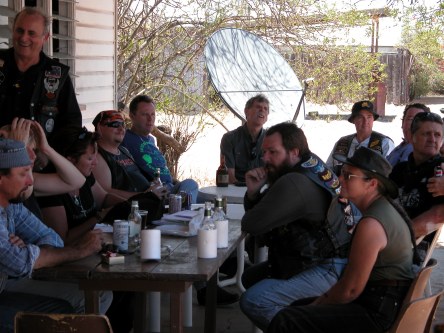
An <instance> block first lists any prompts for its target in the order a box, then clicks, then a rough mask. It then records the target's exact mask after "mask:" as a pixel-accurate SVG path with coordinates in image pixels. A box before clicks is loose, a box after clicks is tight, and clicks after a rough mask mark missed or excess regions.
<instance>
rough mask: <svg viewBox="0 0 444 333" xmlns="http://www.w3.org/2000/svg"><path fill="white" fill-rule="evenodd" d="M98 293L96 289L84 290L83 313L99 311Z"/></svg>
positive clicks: (97, 312)
mask: <svg viewBox="0 0 444 333" xmlns="http://www.w3.org/2000/svg"><path fill="white" fill-rule="evenodd" d="M99 293H100V291H98V290H85V313H95V314H99V313H100V311H99Z"/></svg>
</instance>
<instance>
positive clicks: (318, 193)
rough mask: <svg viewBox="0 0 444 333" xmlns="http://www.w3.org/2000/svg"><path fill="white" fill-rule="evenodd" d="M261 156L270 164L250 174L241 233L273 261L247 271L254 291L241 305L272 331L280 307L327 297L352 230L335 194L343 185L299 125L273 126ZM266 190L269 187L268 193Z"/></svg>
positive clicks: (249, 291) (248, 284) (245, 278)
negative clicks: (263, 248)
mask: <svg viewBox="0 0 444 333" xmlns="http://www.w3.org/2000/svg"><path fill="white" fill-rule="evenodd" d="M262 152H263V160H264V162H265V167H260V168H256V169H253V170H250V171H248V172H247V173H246V177H245V178H246V183H247V192H246V194H245V198H244V206H245V210H246V213H245V215H244V217H243V219H242V230H243V231H245V232H248V233H249V234H250V235H252V236H255V237H256V238H259V237H260V238H261V239H262V241H263V244H264V245H267V246H268V247H269V251H268V260H267V261H265V262H263V263H260V264H257V265H254V266H252V267H251V268H249V269H247V270H246V271H245V272H244V275H243V276H242V282H243V284H244V286H245V287H246V288H247V291H246V292H245V293H244V294H243V295H242V297H241V300H240V307H241V309H242V311H243V312H244V313H245V314H246V315H247V316H248V317H249V318H250V319H251V320H252V321H253V323H254V324H255V325H256V326H258V327H259V328H260V329H262V330H263V331H266V329H267V327H268V324H269V323H270V321H271V319H272V318H273V317H274V315H275V314H276V313H277V312H278V311H279V310H281V309H282V308H284V307H285V306H288V305H290V304H291V303H293V302H294V301H296V300H299V299H303V298H307V297H312V296H318V295H321V294H322V293H324V292H325V291H327V290H328V289H329V288H330V287H331V286H332V285H334V284H335V283H336V282H337V280H338V278H339V277H340V275H341V273H342V271H343V269H344V267H345V264H346V256H347V249H348V243H349V240H350V233H349V230H348V228H347V225H346V223H345V222H346V219H345V216H344V214H343V211H342V210H341V207H342V206H341V205H340V203H339V201H338V198H337V197H336V190H337V189H338V187H339V181H338V179H337V177H336V176H335V175H334V173H333V172H332V171H331V170H330V169H328V168H327V166H326V165H325V163H324V162H323V161H322V160H321V159H320V158H319V157H317V156H316V155H315V154H313V153H312V152H310V150H309V147H308V143H307V139H306V137H305V135H304V132H303V131H302V130H301V129H300V128H298V127H297V126H296V125H295V124H293V123H281V124H277V125H274V126H272V127H271V128H269V129H268V130H267V132H266V134H265V138H264V141H263V144H262ZM264 185H268V188H267V189H266V190H265V191H262V188H263V187H264ZM332 199H333V200H332ZM330 203H331V205H330ZM327 211H328V218H326V217H327Z"/></svg>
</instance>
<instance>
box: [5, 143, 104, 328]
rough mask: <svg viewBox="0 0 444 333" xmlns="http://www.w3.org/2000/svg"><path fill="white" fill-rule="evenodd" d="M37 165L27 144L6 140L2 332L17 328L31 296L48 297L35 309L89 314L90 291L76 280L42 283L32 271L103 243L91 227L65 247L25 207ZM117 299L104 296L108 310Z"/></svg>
mask: <svg viewBox="0 0 444 333" xmlns="http://www.w3.org/2000/svg"><path fill="white" fill-rule="evenodd" d="M31 166H32V162H31V160H30V158H29V156H28V153H27V151H26V148H25V145H24V143H23V142H20V141H15V140H10V139H1V140H0V291H2V292H1V293H0V331H1V332H5V331H6V332H10V331H11V332H12V330H11V328H12V327H13V318H14V317H13V315H14V313H13V311H14V310H15V311H19V310H29V303H28V300H29V298H31V299H32V297H33V296H34V295H37V296H36V298H40V297H41V298H44V299H46V300H47V303H46V305H43V303H42V307H39V306H38V304H35V305H36V307H35V308H32V310H34V311H37V310H39V309H40V310H42V311H44V310H49V311H50V310H52V311H57V310H59V311H61V312H66V311H67V309H72V310H73V311H74V312H83V311H84V295H83V293H82V292H81V291H80V290H79V289H78V287H77V286H76V285H75V284H69V283H56V282H47V281H36V280H32V279H31V275H32V272H33V270H34V269H38V268H43V267H50V266H55V265H58V264H62V263H65V262H69V261H74V260H78V259H80V258H83V257H87V256H89V255H91V254H93V253H97V252H98V251H99V250H100V249H101V244H102V240H101V235H100V233H98V232H94V231H91V232H90V233H89V234H87V235H86V237H85V238H84V239H83V240H82V241H81V242H79V243H77V244H76V245H73V246H66V247H63V241H62V239H61V238H60V237H59V235H58V234H57V233H56V232H55V231H54V230H52V229H50V228H48V227H47V226H46V225H45V224H43V223H42V222H41V221H40V220H39V219H38V218H37V217H35V216H34V215H33V214H32V213H30V212H29V210H28V209H27V208H25V207H24V206H23V204H22V201H23V200H24V199H25V192H26V190H27V189H28V187H29V186H31V185H32V184H33V178H32V173H31ZM17 293H18V294H17ZM23 294H24V295H23ZM11 295H12V296H11ZM11 298H12V299H14V301H15V303H14V305H13V310H11V307H10V303H9V302H10V299H11ZM20 300H22V303H21V304H20ZM111 300H112V296H111V294H110V292H107V293H105V294H104V297H101V301H100V302H101V304H100V306H101V308H100V310H101V312H102V313H104V312H105V311H106V309H107V308H108V307H109V305H110V303H111ZM66 302H68V304H67V303H66ZM48 304H49V305H50V306H49V307H48ZM72 310H71V311H72ZM11 311H12V312H11Z"/></svg>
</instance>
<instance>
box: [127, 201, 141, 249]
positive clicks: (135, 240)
mask: <svg viewBox="0 0 444 333" xmlns="http://www.w3.org/2000/svg"><path fill="white" fill-rule="evenodd" d="M128 222H129V237H128V250H129V252H134V251H135V250H136V249H137V248H138V247H139V244H140V228H141V225H142V216H140V214H139V202H138V201H132V202H131V212H130V214H129V215H128Z"/></svg>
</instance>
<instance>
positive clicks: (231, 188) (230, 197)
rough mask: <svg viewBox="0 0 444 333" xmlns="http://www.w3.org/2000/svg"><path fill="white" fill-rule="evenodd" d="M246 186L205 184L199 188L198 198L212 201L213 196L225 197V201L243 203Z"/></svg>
mask: <svg viewBox="0 0 444 333" xmlns="http://www.w3.org/2000/svg"><path fill="white" fill-rule="evenodd" d="M246 191H247V188H246V187H245V186H235V185H231V184H230V185H228V186H227V187H217V186H207V187H202V188H199V195H198V198H199V200H200V202H201V201H213V200H214V198H216V197H218V196H220V197H226V198H227V203H234V204H243V203H244V196H245V192H246Z"/></svg>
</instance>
